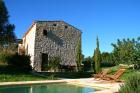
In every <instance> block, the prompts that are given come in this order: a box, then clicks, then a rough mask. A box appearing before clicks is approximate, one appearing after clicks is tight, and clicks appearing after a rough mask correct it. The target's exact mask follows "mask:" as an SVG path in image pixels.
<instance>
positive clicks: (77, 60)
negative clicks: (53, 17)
mask: <svg viewBox="0 0 140 93" xmlns="http://www.w3.org/2000/svg"><path fill="white" fill-rule="evenodd" d="M76 62H77V69H78V71H80V70H81V62H82V50H81V39H79V40H78V44H77V55H76Z"/></svg>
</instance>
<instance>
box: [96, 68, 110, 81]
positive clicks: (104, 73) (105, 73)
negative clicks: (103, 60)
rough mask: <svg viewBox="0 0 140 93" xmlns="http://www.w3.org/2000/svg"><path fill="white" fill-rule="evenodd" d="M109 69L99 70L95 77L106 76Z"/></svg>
mask: <svg viewBox="0 0 140 93" xmlns="http://www.w3.org/2000/svg"><path fill="white" fill-rule="evenodd" d="M108 71H109V70H103V71H101V72H99V73H98V74H95V75H94V78H95V79H97V78H102V77H104V76H105V75H107V73H108Z"/></svg>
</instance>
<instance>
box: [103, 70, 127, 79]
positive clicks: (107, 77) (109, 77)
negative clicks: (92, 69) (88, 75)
mask: <svg viewBox="0 0 140 93" xmlns="http://www.w3.org/2000/svg"><path fill="white" fill-rule="evenodd" d="M125 70H126V69H124V68H121V69H119V70H118V71H117V72H116V73H115V74H114V75H105V76H104V77H102V78H101V79H103V80H108V81H112V82H115V81H120V82H121V80H119V79H118V78H119V77H120V76H121V75H122V74H123V73H124V72H125Z"/></svg>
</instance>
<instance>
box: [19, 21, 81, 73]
mask: <svg viewBox="0 0 140 93" xmlns="http://www.w3.org/2000/svg"><path fill="white" fill-rule="evenodd" d="M78 42H81V31H80V30H79V29H77V28H75V27H74V26H72V25H70V24H68V23H66V22H64V21H35V22H33V24H32V25H31V27H30V28H29V29H28V31H27V32H26V33H25V34H24V36H23V38H22V43H20V44H19V47H18V52H19V54H24V53H25V54H26V55H30V57H31V58H30V60H31V66H32V67H33V69H34V70H36V71H41V68H42V65H43V64H44V62H45V63H47V64H49V63H48V62H49V59H50V57H60V59H61V62H60V64H61V65H69V66H75V67H76V66H77V64H76V54H77V53H76V52H77V45H78Z"/></svg>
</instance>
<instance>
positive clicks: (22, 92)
mask: <svg viewBox="0 0 140 93" xmlns="http://www.w3.org/2000/svg"><path fill="white" fill-rule="evenodd" d="M94 91H96V90H95V89H94V88H88V87H79V86H74V85H69V84H44V85H26V86H8V87H7V86H6V87H0V93H91V92H94Z"/></svg>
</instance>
